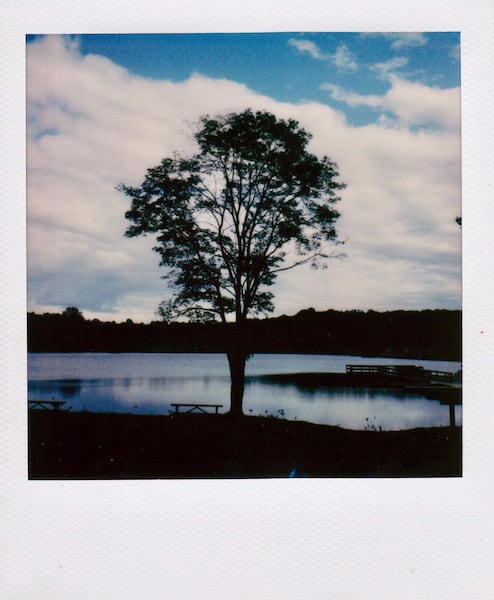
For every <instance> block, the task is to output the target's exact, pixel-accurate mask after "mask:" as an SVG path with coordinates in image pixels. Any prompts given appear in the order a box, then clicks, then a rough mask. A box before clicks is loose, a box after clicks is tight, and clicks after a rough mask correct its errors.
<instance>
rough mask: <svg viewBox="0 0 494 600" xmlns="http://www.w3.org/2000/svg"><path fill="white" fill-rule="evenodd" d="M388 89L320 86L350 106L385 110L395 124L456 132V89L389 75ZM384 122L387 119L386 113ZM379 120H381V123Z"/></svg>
mask: <svg viewBox="0 0 494 600" xmlns="http://www.w3.org/2000/svg"><path fill="white" fill-rule="evenodd" d="M389 80H390V82H391V87H390V89H389V90H388V91H387V92H386V94H384V95H382V96H378V95H375V94H369V95H365V94H357V93H355V92H351V91H348V90H345V89H343V88H341V87H340V86H337V85H334V84H330V83H325V84H322V85H321V89H323V90H326V91H328V92H329V95H330V96H331V98H333V100H336V101H338V102H344V103H346V104H348V105H349V106H351V107H354V108H355V107H358V106H368V107H370V108H373V109H375V110H377V111H382V112H389V113H391V114H392V115H393V118H394V119H395V122H396V123H397V124H398V125H401V126H405V127H410V126H422V127H423V126H426V127H430V126H432V127H435V128H440V129H446V130H450V131H458V129H459V124H460V90H459V88H451V89H441V88H433V87H428V86H426V85H424V84H421V83H415V82H411V81H407V80H406V79H402V78H400V77H398V76H397V75H392V74H390V75H389ZM384 117H385V122H389V119H388V118H387V116H386V115H384ZM382 122H383V121H382V120H381V123H382Z"/></svg>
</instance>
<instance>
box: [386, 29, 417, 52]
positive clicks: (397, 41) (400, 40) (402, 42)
mask: <svg viewBox="0 0 494 600" xmlns="http://www.w3.org/2000/svg"><path fill="white" fill-rule="evenodd" d="M382 35H383V36H384V37H385V38H388V39H390V40H392V43H391V48H393V50H400V49H401V48H404V47H406V46H425V45H426V44H427V43H428V39H427V37H426V36H425V35H424V34H423V33H419V32H415V33H383V34H382Z"/></svg>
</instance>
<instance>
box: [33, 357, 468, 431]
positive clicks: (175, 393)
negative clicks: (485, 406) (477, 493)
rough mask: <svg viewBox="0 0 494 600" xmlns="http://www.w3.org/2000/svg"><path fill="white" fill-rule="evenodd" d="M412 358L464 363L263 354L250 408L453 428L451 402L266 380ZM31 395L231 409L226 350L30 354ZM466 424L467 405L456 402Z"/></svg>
mask: <svg viewBox="0 0 494 600" xmlns="http://www.w3.org/2000/svg"><path fill="white" fill-rule="evenodd" d="M348 363H351V364H386V365H388V364H397V365H399V364H408V365H410V364H413V365H418V366H423V367H424V368H426V369H430V370H438V371H450V372H456V371H458V370H459V369H460V368H461V364H460V363H456V362H446V361H419V360H413V359H407V360H405V359H390V358H369V357H366V358H362V357H355V356H332V355H306V354H303V355H294V354H257V355H254V356H253V357H252V358H251V359H250V360H249V361H248V362H247V367H246V383H245V394H244V413H245V414H247V415H248V414H252V415H273V416H275V417H283V418H286V419H291V420H301V421H310V422H313V423H322V424H327V425H338V426H340V427H345V428H347V429H365V428H369V427H375V428H377V429H378V428H382V429H383V430H397V429H412V428H414V427H433V426H447V425H448V424H449V409H448V406H445V405H441V404H440V403H439V401H434V400H429V399H427V398H425V397H424V396H421V395H417V394H410V393H408V392H401V391H399V390H384V389H370V388H345V387H334V388H327V387H323V386H314V387H309V388H308V387H307V386H299V385H296V384H294V383H293V384H292V383H286V382H282V383H280V382H276V381H272V380H269V381H268V380H264V379H263V378H262V376H263V375H274V374H283V373H327V372H330V373H340V372H341V373H343V372H345V366H346V365H347V364H348ZM28 394H29V399H30V400H51V399H54V400H63V401H65V402H67V404H66V406H67V407H70V408H71V410H72V411H81V410H87V411H94V412H126V413H135V414H168V413H169V412H170V410H171V403H173V402H200V403H211V404H218V403H219V404H221V403H222V404H223V405H224V407H223V409H222V410H221V412H226V411H227V410H228V408H229V394H230V376H229V369H228V361H227V358H226V355H224V354H185V353H184V354H179V353H155V354H151V353H150V354H137V353H122V354H105V353H46V354H45V353H29V354H28ZM455 412H456V423H457V424H461V406H457V407H455Z"/></svg>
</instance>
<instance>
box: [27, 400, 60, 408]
mask: <svg viewBox="0 0 494 600" xmlns="http://www.w3.org/2000/svg"><path fill="white" fill-rule="evenodd" d="M28 404H29V408H44V409H45V410H50V408H52V409H53V410H60V407H61V406H62V405H64V404H66V402H62V401H60V400H28Z"/></svg>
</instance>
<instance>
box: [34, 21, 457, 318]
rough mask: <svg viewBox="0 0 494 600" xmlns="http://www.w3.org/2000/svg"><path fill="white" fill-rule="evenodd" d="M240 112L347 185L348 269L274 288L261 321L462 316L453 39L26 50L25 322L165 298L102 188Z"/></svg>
mask: <svg viewBox="0 0 494 600" xmlns="http://www.w3.org/2000/svg"><path fill="white" fill-rule="evenodd" d="M247 107H252V108H254V109H263V110H269V111H271V112H274V113H275V114H276V115H278V116H280V117H283V118H286V117H290V118H295V119H297V120H298V121H299V122H300V123H301V125H302V126H304V127H305V128H306V129H308V130H309V131H310V132H311V133H312V134H313V140H312V142H311V150H312V151H313V152H315V153H316V154H318V155H323V154H327V155H329V156H330V157H331V158H332V159H333V160H335V161H336V162H337V163H338V165H339V167H340V174H341V179H342V180H343V181H344V182H345V183H347V184H348V187H347V189H346V190H345V191H344V192H343V194H342V201H341V203H340V205H339V209H340V212H341V215H342V217H341V219H340V228H339V230H340V236H341V238H342V239H344V240H345V242H346V254H347V257H346V259H344V260H335V261H332V262H331V263H330V265H329V268H328V269H327V270H325V271H321V272H315V273H314V272H313V271H310V270H308V269H304V268H300V269H298V270H297V269H296V270H294V271H293V272H288V273H287V274H284V275H283V276H281V277H280V278H279V279H278V281H277V284H276V286H275V288H274V290H273V291H274V293H275V306H276V313H275V314H283V313H286V314H293V313H295V312H297V311H298V310H301V309H303V308H307V307H309V306H312V307H314V308H316V309H318V310H325V309H329V308H335V309H363V310H367V309H375V310H387V309H401V308H403V309H407V308H409V309H412V308H459V307H460V306H461V252H460V243H461V230H459V228H458V227H457V225H456V223H455V221H454V219H455V216H457V215H459V214H461V159H460V151H461V148H460V35H459V34H458V33H454V32H453V33H428V32H422V33H420V32H418V33H417V32H413V33H400V34H392V33H385V34H376V33H374V34H360V33H295V32H294V33H272V34H271V33H259V34H250V33H245V34H167V35H136V34H127V35H71V36H60V35H47V36H29V37H28V39H27V122H28V142H27V144H28V146H27V182H28V189H27V193H28V203H27V211H28V215H27V216H28V308H29V310H35V311H38V312H39V311H58V310H61V309H63V308H64V307H65V306H68V305H75V306H78V307H79V308H80V309H81V310H82V311H83V312H84V314H85V315H87V316H92V317H98V318H102V319H106V318H110V319H115V320H123V319H125V318H127V317H130V318H133V319H136V320H144V321H149V320H151V319H153V318H154V311H155V309H156V307H157V306H158V304H159V302H160V301H161V300H162V299H163V298H165V297H167V295H169V293H170V292H169V290H168V289H167V288H166V285H165V283H164V282H163V280H162V279H161V275H162V272H161V271H160V269H159V268H158V265H157V263H158V257H157V255H155V254H154V253H152V251H151V248H152V240H150V239H147V238H146V239H143V240H129V239H126V238H124V237H123V232H124V231H125V227H126V223H125V220H124V216H123V215H124V213H125V210H126V209H127V206H126V199H125V198H124V197H122V196H121V195H119V194H118V193H117V192H116V191H115V186H116V185H117V184H119V183H120V182H124V183H127V184H132V185H137V184H139V183H140V181H142V178H143V176H144V174H145V171H146V169H147V168H148V167H151V166H154V165H155V164H157V163H158V162H159V161H160V160H161V159H162V158H164V157H165V156H170V155H171V154H172V153H173V152H174V151H175V150H178V151H181V152H182V153H184V154H187V153H191V152H193V150H194V148H193V146H192V145H191V136H190V129H189V128H190V126H191V125H190V124H191V123H194V122H195V121H196V120H197V119H198V118H199V117H200V116H201V115H202V114H204V113H209V114H214V113H219V112H223V111H225V110H243V109H244V108H247Z"/></svg>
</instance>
